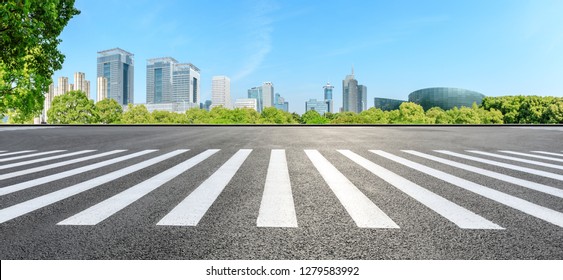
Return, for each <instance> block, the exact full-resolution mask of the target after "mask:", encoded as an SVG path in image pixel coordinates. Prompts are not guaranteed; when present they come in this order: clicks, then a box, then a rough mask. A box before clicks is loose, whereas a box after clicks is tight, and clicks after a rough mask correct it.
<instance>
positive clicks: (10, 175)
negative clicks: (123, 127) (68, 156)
mask: <svg viewBox="0 0 563 280" xmlns="http://www.w3.org/2000/svg"><path fill="white" fill-rule="evenodd" d="M125 151H127V150H114V151H109V152H105V153H101V154H96V155H91V156H87V157H83V158H77V159H72V160H67V161H62V162H57V163H53V164H49V165H43V166H39V167H35V168H30V169H25V170H21V171H15V172H11V173H6V174H2V175H0V180H5V179H9V178H13V177H18V176H22V175H26V174H30V173H35V172H39V171H44V170H47V169H52V168H56V167H60V166H65V165H69V164H73V163H77V162H82V161H87V160H90V159H95V158H100V157H105V156H108V155H113V154H117V153H121V152H125Z"/></svg>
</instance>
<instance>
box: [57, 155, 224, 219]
mask: <svg viewBox="0 0 563 280" xmlns="http://www.w3.org/2000/svg"><path fill="white" fill-rule="evenodd" d="M218 151H219V150H216V149H211V150H207V151H205V152H203V153H201V154H199V155H197V156H195V157H193V158H190V159H188V160H186V161H184V162H182V163H180V164H178V165H176V166H174V167H172V168H170V169H168V170H166V171H164V172H162V173H160V174H158V175H156V176H154V177H152V178H150V179H148V180H145V181H143V182H142V183H140V184H137V185H135V186H133V187H131V188H129V189H127V190H125V191H123V192H121V193H119V194H116V195H115V196H112V197H110V198H108V199H106V200H104V201H102V202H100V203H98V204H96V205H94V206H92V207H90V208H88V209H86V210H84V211H82V212H80V213H78V214H76V215H74V216H72V217H70V218H68V219H66V220H64V221H61V222H59V223H58V225H96V224H98V223H100V222H101V221H103V220H105V219H107V218H109V217H110V216H112V215H113V214H115V213H117V212H118V211H121V210H122V209H124V208H125V207H127V206H129V205H130V204H132V203H133V202H135V201H137V200H139V199H140V198H142V197H143V196H145V195H147V194H149V193H150V192H152V191H153V190H155V189H157V188H158V187H160V186H162V185H164V184H165V183H167V182H168V181H170V180H172V179H174V178H175V177H177V176H178V175H180V174H182V173H184V172H186V171H187V170H189V169H190V168H192V167H194V166H195V165H196V164H198V163H200V162H202V161H204V160H205V159H207V158H208V157H210V156H212V155H213V154H215V153H216V152H218Z"/></svg>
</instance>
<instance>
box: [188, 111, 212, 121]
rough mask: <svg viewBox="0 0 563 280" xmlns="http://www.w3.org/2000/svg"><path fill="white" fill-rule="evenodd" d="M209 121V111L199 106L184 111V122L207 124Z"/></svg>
mask: <svg viewBox="0 0 563 280" xmlns="http://www.w3.org/2000/svg"><path fill="white" fill-rule="evenodd" d="M209 121H210V117H209V112H207V111H206V110H203V109H199V108H191V109H189V110H187V111H186V122H187V123H189V124H207V123H209Z"/></svg>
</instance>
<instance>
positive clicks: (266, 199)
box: [256, 149, 297, 227]
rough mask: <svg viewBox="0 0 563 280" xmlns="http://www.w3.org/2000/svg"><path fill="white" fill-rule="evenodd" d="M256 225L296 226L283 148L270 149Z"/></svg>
mask: <svg viewBox="0 0 563 280" xmlns="http://www.w3.org/2000/svg"><path fill="white" fill-rule="evenodd" d="M256 225H257V226H258V227H297V216H296V213H295V205H294V203H293V195H292V192H291V182H290V179H289V170H288V168H287V159H286V156H285V150H276V149H274V150H272V152H271V155H270V164H269V166H268V174H267V175H266V184H265V185H264V193H263V195H262V202H261V203H260V211H259V213H258V219H257V220H256Z"/></svg>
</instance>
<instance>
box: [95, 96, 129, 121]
mask: <svg viewBox="0 0 563 280" xmlns="http://www.w3.org/2000/svg"><path fill="white" fill-rule="evenodd" d="M95 106H96V110H97V111H98V116H99V121H100V122H101V123H105V124H108V123H117V122H120V121H121V116H122V115H123V107H121V105H119V103H117V101H116V100H115V99H112V98H106V99H104V100H102V101H99V102H98V103H96V105H95Z"/></svg>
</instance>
